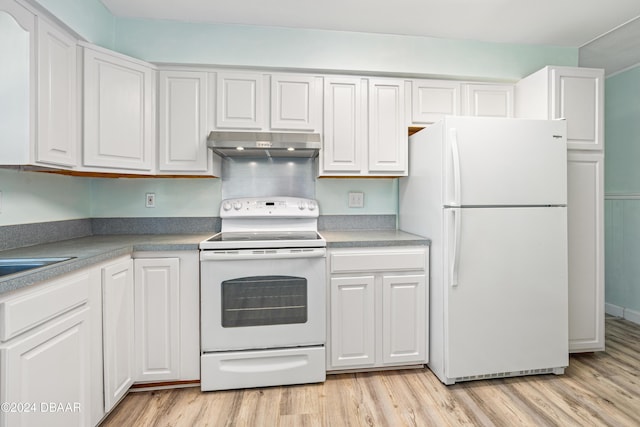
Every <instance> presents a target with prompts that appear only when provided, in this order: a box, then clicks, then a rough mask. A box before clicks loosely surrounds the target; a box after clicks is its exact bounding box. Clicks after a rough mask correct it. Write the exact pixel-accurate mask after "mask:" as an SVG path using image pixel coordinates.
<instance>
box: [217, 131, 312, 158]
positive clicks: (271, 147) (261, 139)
mask: <svg viewBox="0 0 640 427" xmlns="http://www.w3.org/2000/svg"><path fill="white" fill-rule="evenodd" d="M321 145H322V144H321V141H320V134H317V133H285V132H218V131H213V132H210V133H209V137H208V138H207V146H208V147H209V148H211V150H213V152H214V153H216V154H218V155H220V156H222V157H303V158H312V157H316V156H317V155H318V151H319V150H320V147H321Z"/></svg>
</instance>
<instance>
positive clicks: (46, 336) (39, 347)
mask: <svg viewBox="0 0 640 427" xmlns="http://www.w3.org/2000/svg"><path fill="white" fill-rule="evenodd" d="M89 281H90V276H89V274H87V273H86V272H81V273H74V274H70V275H67V276H65V277H62V278H59V279H55V280H51V281H47V282H43V283H42V284H40V285H35V287H33V288H30V289H28V290H24V291H20V292H17V293H15V294H13V295H11V296H9V297H7V298H4V299H0V316H1V320H0V325H2V328H1V329H2V337H0V402H1V403H2V404H3V407H2V411H0V426H2V427H13V426H20V427H22V426H45V425H46V426H63V427H67V426H87V425H89V424H90V422H91V415H92V414H91V409H90V408H91V404H90V402H91V390H92V389H91V378H92V377H91V360H90V357H91V346H90V321H91V320H90V319H91V318H90V307H89V305H88V304H87V302H88V298H89V297H88V289H89Z"/></svg>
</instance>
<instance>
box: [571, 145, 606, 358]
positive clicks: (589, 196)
mask: <svg viewBox="0 0 640 427" xmlns="http://www.w3.org/2000/svg"><path fill="white" fill-rule="evenodd" d="M567 162H568V166H567V182H568V200H567V216H568V233H569V351H570V352H572V353H576V352H584V351H599V350H604V344H605V342H604V301H605V300H604V155H603V154H600V153H593V152H574V151H573V150H569V153H568V155H567Z"/></svg>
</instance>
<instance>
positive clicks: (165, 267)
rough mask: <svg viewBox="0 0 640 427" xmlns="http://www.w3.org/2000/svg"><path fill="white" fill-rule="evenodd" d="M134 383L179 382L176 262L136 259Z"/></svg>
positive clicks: (178, 288) (178, 295)
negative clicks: (135, 366)
mask: <svg viewBox="0 0 640 427" xmlns="http://www.w3.org/2000/svg"><path fill="white" fill-rule="evenodd" d="M134 264H135V342H136V365H137V369H136V371H137V375H136V381H168V380H178V379H180V347H181V345H180V280H179V277H180V271H179V270H180V260H179V259H178V258H158V259H136V260H135V262H134Z"/></svg>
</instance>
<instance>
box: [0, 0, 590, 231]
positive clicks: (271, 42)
mask: <svg viewBox="0 0 640 427" xmlns="http://www.w3.org/2000/svg"><path fill="white" fill-rule="evenodd" d="M32 1H35V2H37V3H40V5H41V6H42V7H44V8H45V9H47V10H48V11H49V12H51V13H52V14H53V15H55V16H56V17H57V18H58V19H59V20H60V21H62V22H63V23H65V24H66V25H68V26H69V27H70V28H72V29H73V30H74V31H76V32H77V33H78V34H80V35H81V36H82V37H84V38H85V39H87V40H88V41H90V42H92V43H95V44H98V45H101V46H104V47H107V48H111V49H114V50H117V51H120V52H123V53H126V54H129V55H131V56H134V57H138V58H141V59H144V60H148V61H154V62H172V63H185V64H211V65H221V66H259V67H275V68H286V69H305V70H317V71H338V72H354V73H373V74H381V75H386V74H389V75H392V74H393V75H403V76H409V75H415V76H434V77H450V78H478V79H487V80H507V81H515V80H517V79H519V78H521V77H523V76H525V75H527V74H529V73H531V72H533V71H535V70H537V69H539V68H542V67H543V66H545V65H549V64H554V65H570V66H571V65H577V64H578V49H577V48H575V49H574V48H559V47H549V46H520V45H508V44H497V43H481V42H474V41H455V40H445V39H435V38H428V37H410V36H394V35H381V34H365V33H349V32H340V31H320V30H304V29H286V28H266V27H255V26H241V25H213V24H202V23H200V24H198V23H178V22H171V21H151V20H141V19H122V18H116V17H114V16H113V15H112V14H111V13H110V12H109V10H107V9H106V8H105V7H104V6H103V4H102V3H101V2H100V1H99V0H32ZM0 172H1V171H0ZM60 180H62V181H60ZM30 181H31V182H32V183H36V184H37V185H40V184H41V185H42V187H43V188H44V189H46V191H42V192H39V191H36V190H35V187H37V185H34V184H31V185H30V186H26V184H25V183H24V180H23V179H22V178H20V177H18V176H14V175H11V173H7V172H2V174H1V175H0V191H3V192H4V194H5V199H6V194H10V195H11V194H13V195H14V196H11V199H13V202H12V205H11V208H8V209H11V211H10V212H12V214H11V215H6V214H5V212H4V208H3V212H2V213H0V225H7V224H12V223H30V222H38V221H47V220H56V219H71V218H76V217H78V215H80V216H83V215H84V216H100V217H108V216H202V215H205V216H207V215H215V213H216V212H217V209H218V206H219V202H220V185H221V183H220V182H219V181H218V180H207V179H204V180H197V179H176V180H165V179H85V178H72V177H58V176H55V177H51V176H50V175H47V174H45V175H39V176H37V177H33V178H30ZM52 182H54V183H56V182H64V184H65V185H59V186H58V185H51V184H50V183H52ZM69 189H71V191H69ZM351 190H358V191H364V192H365V207H364V208H363V209H354V208H348V207H347V203H346V201H347V193H348V192H349V191H351ZM22 191H27V192H28V193H29V194H28V195H26V196H25V197H24V198H20V197H16V196H15V195H16V194H18V193H20V192H22ZM146 192H155V193H156V196H157V205H158V207H156V208H155V209H148V208H145V207H144V204H143V202H144V193H146ZM316 197H317V198H318V200H319V202H320V206H321V209H322V213H323V214H389V213H395V212H396V210H397V181H396V180H393V179H369V180H363V179H353V180H352V179H341V180H338V179H322V180H318V181H317V183H316ZM91 198H92V200H91ZM39 200H41V202H39ZM57 201H59V203H60V204H61V205H60V206H55V203H56V202H57ZM15 212H21V214H20V215H16V214H15Z"/></svg>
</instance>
